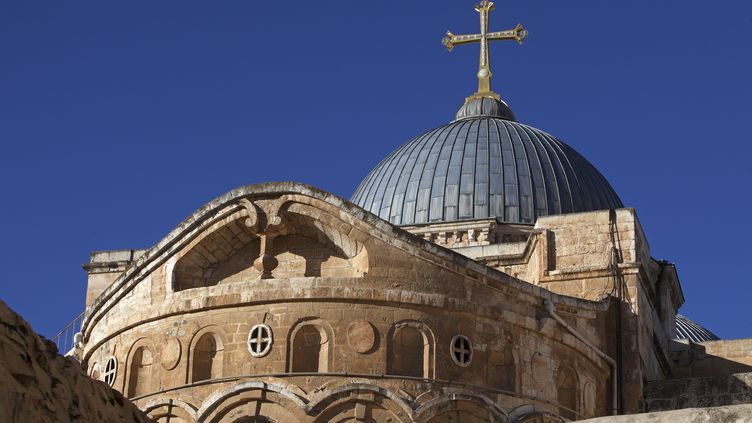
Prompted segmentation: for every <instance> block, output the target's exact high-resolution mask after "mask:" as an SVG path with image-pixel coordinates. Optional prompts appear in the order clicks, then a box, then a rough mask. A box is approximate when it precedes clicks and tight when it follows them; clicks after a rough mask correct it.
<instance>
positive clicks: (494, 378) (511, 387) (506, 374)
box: [487, 347, 517, 392]
mask: <svg viewBox="0 0 752 423" xmlns="http://www.w3.org/2000/svg"><path fill="white" fill-rule="evenodd" d="M488 357H489V360H488V361H489V363H488V380H487V383H488V385H489V386H490V387H493V388H496V389H501V390H504V391H509V392H517V372H516V368H515V360H514V352H513V351H512V349H511V348H509V347H507V348H504V349H503V350H491V352H490V353H489V356H488Z"/></svg>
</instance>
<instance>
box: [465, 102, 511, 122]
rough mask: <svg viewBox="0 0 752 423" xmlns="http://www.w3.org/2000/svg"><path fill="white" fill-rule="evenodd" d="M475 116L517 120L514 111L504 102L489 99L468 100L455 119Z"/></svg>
mask: <svg viewBox="0 0 752 423" xmlns="http://www.w3.org/2000/svg"><path fill="white" fill-rule="evenodd" d="M473 116H493V117H499V118H501V119H506V120H512V121H513V120H516V119H515V118H514V113H513V112H512V109H510V108H509V106H508V105H507V103H505V102H504V100H497V99H495V98H489V97H480V98H470V99H468V100H467V101H466V102H465V104H463V105H462V107H460V109H459V110H458V111H457V116H456V118H455V119H457V120H459V119H463V118H466V117H473Z"/></svg>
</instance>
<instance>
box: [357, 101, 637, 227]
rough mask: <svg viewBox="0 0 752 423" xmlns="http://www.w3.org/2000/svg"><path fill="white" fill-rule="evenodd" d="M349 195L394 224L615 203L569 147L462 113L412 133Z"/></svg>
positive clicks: (524, 218) (505, 218)
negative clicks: (426, 129) (452, 120)
mask: <svg viewBox="0 0 752 423" xmlns="http://www.w3.org/2000/svg"><path fill="white" fill-rule="evenodd" d="M489 104H491V103H489ZM479 107H480V110H481V111H482V109H483V107H485V106H484V105H483V104H480V105H479ZM488 107H489V108H493V107H494V106H493V105H489V106H488ZM507 109H508V108H507ZM461 111H462V110H461ZM352 201H353V202H354V203H355V204H357V205H359V206H360V207H362V208H364V209H366V210H368V211H370V212H371V213H373V214H376V215H378V216H379V217H381V218H382V219H384V220H388V221H389V222H391V223H392V224H395V225H412V224H421V223H435V222H451V221H457V220H469V219H482V218H489V217H495V218H497V219H498V220H499V221H501V222H504V223H522V224H533V223H535V221H536V219H537V218H539V217H541V216H549V215H556V214H564V213H577V212H586V211H594V210H604V209H610V208H620V207H623V206H622V202H621V200H619V197H618V196H617V195H616V193H615V192H614V190H613V189H612V188H611V185H609V183H608V181H606V178H604V177H603V175H601V174H600V172H598V170H596V169H595V167H593V165H591V164H590V163H589V162H588V161H587V160H585V158H584V157H582V156H581V155H580V154H578V153H577V152H576V151H574V149H572V148H571V147H569V146H568V145H566V144H564V143H563V142H561V141H559V140H557V139H556V138H554V137H552V136H551V135H549V134H547V133H545V132H543V131H540V130H538V129H535V128H533V127H530V126H527V125H523V124H521V123H517V122H514V121H511V120H508V119H503V118H501V117H497V116H470V117H465V118H462V119H459V120H455V121H454V122H451V123H449V124H446V125H443V126H440V127H438V128H436V129H433V130H431V131H428V132H426V133H424V134H422V135H419V136H417V137H415V138H413V139H412V140H410V141H408V142H407V143H405V144H403V145H402V146H401V147H399V148H397V149H396V150H394V152H392V153H391V154H390V155H389V156H387V157H386V158H385V159H384V160H382V161H381V163H379V164H378V165H377V166H376V167H375V168H374V169H373V170H372V171H371V172H370V173H369V174H368V176H366V177H365V179H363V181H362V182H361V183H360V186H359V187H358V189H357V190H356V191H355V193H354V194H353V196H352Z"/></svg>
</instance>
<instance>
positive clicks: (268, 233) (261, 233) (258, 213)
mask: <svg viewBox="0 0 752 423" xmlns="http://www.w3.org/2000/svg"><path fill="white" fill-rule="evenodd" d="M288 201H290V198H289V197H288V196H282V197H280V198H278V199H277V200H275V201H274V202H273V203H272V204H271V207H270V208H269V210H267V211H265V210H263V209H262V208H261V207H259V206H258V205H256V204H255V203H254V202H252V201H251V200H249V199H247V198H242V199H240V201H239V204H240V205H241V206H242V207H243V208H244V209H245V210H246V212H248V218H246V220H245V226H246V227H247V228H248V229H249V230H250V231H251V232H253V233H255V234H256V235H258V237H259V240H260V250H259V256H258V258H256V260H254V261H253V267H255V268H256V270H258V271H259V272H261V279H271V278H273V276H272V271H273V270H274V269H276V268H277V266H278V265H279V261H278V260H277V258H276V257H274V254H272V251H274V238H276V237H278V236H281V235H286V234H287V232H288V230H287V229H288V228H287V225H286V222H285V219H284V218H283V215H282V214H280V211H281V209H282V206H284V204H285V203H287V202H288Z"/></svg>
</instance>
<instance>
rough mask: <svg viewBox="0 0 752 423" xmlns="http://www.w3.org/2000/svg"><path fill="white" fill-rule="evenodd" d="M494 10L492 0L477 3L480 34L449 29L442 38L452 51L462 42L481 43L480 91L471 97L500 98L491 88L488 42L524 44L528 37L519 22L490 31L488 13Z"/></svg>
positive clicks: (476, 9) (442, 41) (443, 42)
mask: <svg viewBox="0 0 752 423" xmlns="http://www.w3.org/2000/svg"><path fill="white" fill-rule="evenodd" d="M492 10H494V4H493V2H492V1H488V0H482V1H481V2H480V3H479V4H477V5H475V11H476V12H478V13H479V14H480V34H468V35H454V34H452V32H451V31H447V33H446V37H444V38H442V40H441V43H442V44H444V45H445V46H446V48H447V49H448V50H449V51H452V49H453V48H454V46H456V45H460V44H470V43H477V42H479V43H480V67H479V68H478V92H476V93H475V94H473V95H472V96H471V97H470V98H477V97H492V98H495V99H497V100H499V95H498V94H496V93H495V92H493V91H492V90H491V75H492V74H491V67H490V65H489V64H488V42H489V41H496V40H515V41H517V42H518V43H519V44H522V40H524V39H525V37H527V30H525V28H523V27H522V24H517V26H516V27H514V29H507V30H506V31H496V32H488V14H489V13H491V11H492Z"/></svg>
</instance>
